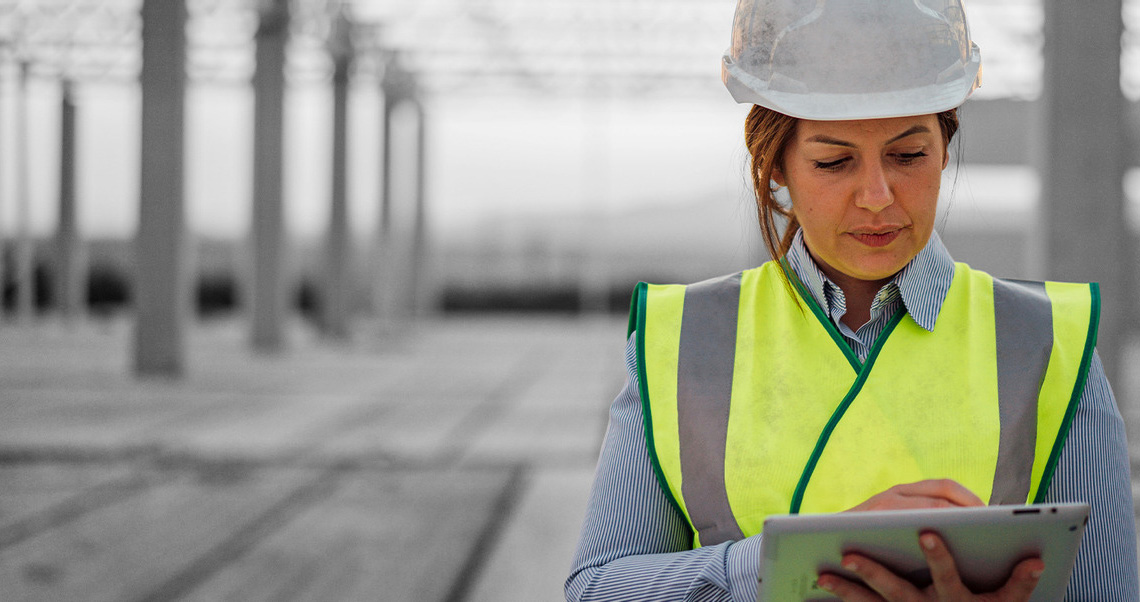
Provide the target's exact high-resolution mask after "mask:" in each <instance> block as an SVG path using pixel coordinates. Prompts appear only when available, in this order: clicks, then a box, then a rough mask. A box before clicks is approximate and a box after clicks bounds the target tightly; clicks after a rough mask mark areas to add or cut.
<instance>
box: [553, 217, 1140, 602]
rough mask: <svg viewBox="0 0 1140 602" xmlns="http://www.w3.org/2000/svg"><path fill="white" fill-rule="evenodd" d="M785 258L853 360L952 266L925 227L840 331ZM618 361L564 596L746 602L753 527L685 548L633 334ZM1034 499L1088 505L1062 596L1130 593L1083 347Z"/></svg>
mask: <svg viewBox="0 0 1140 602" xmlns="http://www.w3.org/2000/svg"><path fill="white" fill-rule="evenodd" d="M788 260H789V263H790V265H791V267H792V269H793V270H794V271H795V273H796V275H797V276H799V278H800V280H801V281H802V282H803V283H804V285H805V287H806V288H807V289H808V291H809V292H810V293H811V294H812V296H813V297H814V298H815V300H816V301H817V302H818V303H819V305H820V307H822V308H823V309H824V310H825V311H826V312H827V313H828V315H829V316H830V317H831V319H832V321H833V322H835V324H836V327H837V328H838V329H839V331H840V333H842V334H843V336H844V338H845V339H847V343H848V344H849V345H850V346H851V348H852V350H854V351H855V353H856V355H858V356H859V358H860V359H865V358H866V355H867V352H868V349H869V348H870V345H871V344H872V343H873V342H874V340H875V338H876V337H877V336H878V335H879V333H880V332H882V330H883V328H884V327H885V325H886V324H887V322H888V321H889V319H890V317H891V315H892V314H893V313H894V311H895V310H896V308H897V307H898V304H899V303H902V304H903V305H904V306H905V307H906V310H907V312H908V313H910V315H911V317H912V318H914V320H915V322H917V323H918V324H919V325H920V326H922V327H923V328H926V329H927V330H931V329H933V327H934V323H935V321H936V319H937V317H938V312H939V310H940V309H941V307H942V302H943V300H944V299H945V297H946V291H947V290H948V289H949V288H950V282H951V279H952V277H953V273H954V263H953V261H952V260H951V258H950V254H949V253H948V252H947V251H946V248H945V247H944V246H943V245H942V241H941V240H940V239H939V237H938V235H937V233H935V234H933V235H932V236H931V239H930V243H929V244H927V246H926V247H925V248H924V249H923V250H922V251H921V252H920V253H919V254H918V255H917V256H916V257H915V258H914V260H912V261H911V262H910V263H909V264H908V265H907V267H906V268H904V269H903V270H902V271H900V272H899V273H898V274H897V275H896V276H895V277H894V278H893V279H892V280H891V282H889V283H888V284H886V285H884V286H883V288H882V289H881V290H880V291H879V294H878V295H877V296H876V298H875V301H874V303H873V305H872V307H871V319H870V320H869V321H868V322H867V324H865V325H863V326H862V327H860V328H859V329H858V330H857V331H856V332H852V331H851V329H850V328H848V327H847V326H846V325H845V324H843V322H842V321H841V320H840V318H842V317H843V315H844V313H845V312H846V304H845V300H844V297H843V292H842V290H840V289H839V287H838V286H836V285H835V284H834V283H832V282H831V281H829V280H828V279H827V277H826V276H824V274H823V273H822V272H821V271H820V270H819V268H818V267H817V266H816V265H815V263H814V262H813V261H812V260H811V258H810V256H809V255H808V253H807V249H806V247H804V244H803V240H802V237H801V236H799V235H797V237H796V240H795V242H794V243H793V245H792V248H791V250H790V251H789V253H788ZM626 370H627V374H628V378H627V380H626V384H625V387H624V388H623V389H622V391H621V393H620V394H619V395H618V397H617V399H616V400H615V401H614V403H613V405H612V406H611V408H610V422H609V427H608V429H607V431H606V436H605V440H604V441H603V443H602V450H601V456H600V457H599V460H598V467H597V472H596V474H595V476H594V485H593V487H592V489H591V491H590V498H589V503H588V504H587V507H586V518H585V522H584V524H583V526H582V533H581V537H580V539H579V541H578V550H577V553H576V554H575V557H574V564H573V567H572V569H571V573H570V578H569V579H567V581H566V599H567V600H568V601H572V602H585V601H588V600H604V601H614V602H616V601H621V600H630V601H632V600H637V601H645V602H648V601H653V600H662V601H664V600H693V601H698V600H700V601H704V600H723V601H732V602H753V601H754V600H755V599H756V590H757V579H758V576H759V560H760V553H759V552H760V541H761V538H762V535H755V536H752V537H748V538H746V539H744V540H741V541H736V542H725V543H722V544H719V545H715V546H708V547H703V548H699V549H696V550H693V549H690V548H691V543H692V532H691V531H690V529H689V526H688V524H687V523H686V522H685V519H684V517H682V516H681V515H680V514H679V513H678V512H677V511H676V510H675V509H674V508H673V506H672V505H670V503H669V500H668V499H667V498H666V494H665V493H664V492H663V491H662V490H661V488H660V486H659V485H658V483H657V480H656V477H655V476H654V474H653V469H652V466H651V464H650V460H649V455H648V452H647V450H646V444H645V431H644V423H643V420H642V413H641V400H640V396H639V393H638V381H637V360H636V354H635V351H634V344H633V337H630V340H629V341H627V343H626ZM1045 501H1046V502H1048V503H1053V502H1068V501H1084V502H1088V503H1089V504H1090V505H1091V506H1092V512H1091V515H1090V519H1089V524H1088V528H1087V529H1086V531H1085V535H1084V539H1083V540H1082V542H1081V547H1080V551H1079V552H1078V554H1077V562H1076V567H1075V568H1074V569H1073V576H1072V578H1071V580H1070V581H1069V589H1068V594H1067V596H1066V599H1068V600H1096V601H1110V600H1120V601H1136V600H1140V593H1138V585H1137V565H1136V526H1135V519H1134V517H1133V508H1132V488H1131V483H1130V473H1129V462H1128V448H1127V445H1126V442H1125V435H1124V422H1123V420H1121V417H1120V413H1119V411H1118V410H1117V407H1116V401H1115V399H1114V398H1113V395H1112V389H1111V388H1110V387H1109V384H1108V380H1107V379H1106V378H1105V375H1104V369H1103V367H1102V366H1101V362H1100V358H1099V357H1098V356H1096V355H1095V354H1094V356H1093V361H1092V365H1091V367H1090V368H1089V378H1088V380H1087V382H1086V384H1085V390H1084V392H1083V393H1082V395H1081V400H1080V403H1079V404H1078V406H1077V411H1076V414H1075V416H1074V418H1073V423H1072V429H1071V430H1070V432H1069V437H1068V439H1067V440H1066V442H1065V447H1064V449H1063V450H1062V452H1061V457H1060V459H1059V460H1058V464H1057V470H1056V473H1055V475H1054V477H1053V483H1052V485H1051V486H1050V488H1049V492H1048V495H1046V497H1045Z"/></svg>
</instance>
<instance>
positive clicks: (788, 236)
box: [744, 105, 958, 259]
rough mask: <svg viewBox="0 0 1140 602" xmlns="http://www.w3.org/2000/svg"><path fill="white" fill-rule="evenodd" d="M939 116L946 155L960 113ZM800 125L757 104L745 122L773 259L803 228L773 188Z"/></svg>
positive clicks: (761, 218) (760, 217)
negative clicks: (774, 175) (784, 222)
mask: <svg viewBox="0 0 1140 602" xmlns="http://www.w3.org/2000/svg"><path fill="white" fill-rule="evenodd" d="M937 117H938V127H939V129H941V130H942V144H943V147H942V152H943V153H945V152H947V151H948V150H949V145H950V139H951V138H953V137H954V134H955V133H956V132H957V131H958V110H957V109H950V110H949V111H943V112H941V113H938V115H937ZM798 122H799V120H798V119H797V118H795V117H790V116H788V115H785V114H783V113H780V112H777V111H773V110H772V109H769V108H766V107H762V106H760V105H753V106H752V110H751V111H750V112H749V113H748V117H746V118H745V120H744V143H745V145H746V146H747V147H748V154H750V155H752V188H753V190H754V191H755V193H756V210H757V218H758V220H759V222H760V234H761V235H763V237H764V246H765V247H766V248H767V249H768V254H769V256H771V257H772V259H779V258H781V257H783V256H784V255H786V254H787V253H788V249H789V248H791V246H792V239H793V238H795V236H796V231H797V230H799V227H800V224H799V222H798V221H796V216H795V215H794V214H793V213H792V211H791V208H790V207H784V206H781V205H780V204H779V203H778V202H776V197H775V194H774V193H775V189H773V188H772V172H773V171H774V170H775V169H776V168H783V165H784V149H785V148H787V146H788V143H789V142H790V141H791V139H792V136H793V135H794V134H795V132H796V124H797V123H798ZM777 216H779V217H780V218H783V219H785V220H787V225H785V226H784V231H783V233H780V232H779V228H778V227H777V225H776V221H777Z"/></svg>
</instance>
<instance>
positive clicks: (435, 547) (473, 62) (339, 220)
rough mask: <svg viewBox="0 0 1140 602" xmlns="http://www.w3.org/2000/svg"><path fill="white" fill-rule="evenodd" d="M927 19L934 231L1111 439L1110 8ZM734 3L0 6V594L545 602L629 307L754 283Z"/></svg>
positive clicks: (1122, 68)
mask: <svg viewBox="0 0 1140 602" xmlns="http://www.w3.org/2000/svg"><path fill="white" fill-rule="evenodd" d="M924 1H925V0H924ZM931 1H934V0H931ZM966 8H967V11H968V16H969V20H970V25H971V28H972V29H971V33H972V35H973V38H974V41H975V42H976V43H977V44H978V45H979V46H980V47H981V49H982V57H983V65H984V78H983V86H982V87H981V88H980V89H979V90H978V92H977V93H976V94H975V95H974V97H973V98H972V99H971V100H970V101H968V102H967V104H966V105H965V106H964V107H963V108H962V110H961V119H962V129H961V130H960V134H959V137H958V140H957V141H956V142H955V143H954V144H953V145H952V152H953V154H954V156H953V158H952V160H951V168H950V169H948V170H947V172H946V175H945V178H944V185H943V199H942V201H941V204H940V219H939V222H938V231H939V232H940V233H941V235H942V238H943V240H944V242H945V243H946V245H947V247H948V248H949V249H950V251H951V253H952V254H953V255H954V256H955V258H956V259H957V260H959V261H966V262H968V263H970V264H972V265H973V266H975V267H978V268H981V269H984V270H987V271H990V272H991V273H993V274H995V275H998V276H1004V277H1013V278H1033V279H1042V278H1050V279H1057V280H1078V281H1099V282H1101V285H1102V290H1103V291H1104V316H1103V318H1102V322H1101V328H1100V333H1101V338H1100V353H1101V355H1102V357H1103V358H1104V360H1105V364H1106V366H1107V368H1108V370H1109V374H1110V378H1111V379H1112V380H1113V383H1114V386H1115V390H1116V394H1117V400H1118V403H1119V405H1120V407H1121V410H1122V412H1123V414H1124V415H1125V418H1126V422H1127V424H1128V425H1129V431H1130V433H1133V436H1132V439H1133V440H1140V439H1138V437H1140V434H1136V431H1135V430H1134V425H1136V424H1140V410H1136V409H1135V407H1136V405H1137V404H1138V403H1140V377H1138V376H1136V374H1135V371H1133V370H1131V369H1130V368H1131V367H1132V366H1135V365H1136V361H1137V360H1140V346H1138V345H1137V344H1136V340H1135V337H1134V334H1135V330H1136V329H1135V325H1136V317H1137V314H1136V306H1137V304H1136V303H1135V301H1134V296H1135V293H1136V292H1137V291H1136V290H1135V281H1136V274H1137V252H1136V248H1135V245H1134V244H1133V240H1134V233H1135V232H1136V230H1137V228H1138V222H1140V212H1138V209H1137V203H1140V171H1137V170H1136V167H1137V165H1140V161H1138V159H1140V157H1138V156H1137V152H1136V147H1135V145H1134V144H1133V139H1134V132H1135V131H1136V128H1137V127H1138V126H1140V108H1138V106H1137V101H1138V100H1140V44H1137V31H1140V2H1136V1H1135V0H1126V1H1124V2H1123V3H1122V2H1120V1H1118V0H1117V1H1109V2H1098V3H1097V6H1095V7H1091V6H1084V5H1081V6H1076V5H1074V4H1073V3H1069V4H1068V5H1067V6H1066V5H1064V4H1063V3H1061V2H1059V1H1054V0H972V1H970V2H968V3H967V5H966ZM734 9H735V3H734V2H732V1H731V0H658V1H656V2H649V1H648V0H530V1H523V0H351V1H350V0H342V1H337V0H0V283H2V293H3V294H2V301H3V305H2V308H3V311H2V314H0V591H5V592H12V594H11V595H12V596H13V597H12V599H35V600H78V599H83V600H136V599H137V600H142V599H147V600H163V599H201V600H216V599H241V600H249V599H266V600H277V599H312V600H334V599H342V600H356V599H385V600H455V601H458V600H557V599H560V598H561V595H562V594H561V583H562V580H563V579H564V578H565V576H566V572H567V570H568V567H569V563H570V555H571V554H572V552H573V548H574V544H575V539H576V537H577V529H578V525H579V524H580V521H581V518H582V509H583V507H584V504H585V498H586V495H587V493H588V488H589V483H590V476H591V474H592V469H593V462H594V460H595V458H596V454H597V450H598V446H599V445H600V442H601V436H602V433H603V432H604V427H605V423H606V410H607V407H608V404H609V402H610V401H611V400H612V398H613V396H614V395H615V394H616V393H617V392H618V391H619V390H620V387H621V384H622V382H623V379H624V358H623V349H624V339H623V337H624V330H623V329H624V327H625V317H626V316H625V314H626V310H627V308H628V303H629V294H630V291H632V289H633V286H634V284H635V283H636V282H637V281H638V280H647V281H652V282H692V281H697V280H702V279H704V278H707V277H711V276H714V275H719V274H724V273H728V272H733V271H736V270H740V269H744V268H747V267H751V266H755V265H757V264H759V263H761V262H763V261H764V260H766V256H765V252H764V249H763V244H762V242H761V241H760V239H759V236H758V234H757V231H756V227H755V220H756V210H755V207H754V205H753V199H752V193H751V191H750V179H749V175H748V170H747V161H748V155H747V152H746V151H745V149H744V146H743V120H744V116H745V114H746V113H747V110H748V107H747V106H741V105H736V104H734V103H733V102H732V100H731V98H730V97H729V95H728V93H727V92H726V91H725V90H724V88H723V86H722V84H721V82H720V81H719V67H718V61H719V58H720V56H721V53H722V52H723V51H724V49H725V48H726V47H727V45H728V41H729V32H730V26H731V23H732V15H733V11H734ZM1133 416H1135V418H1134V417H1133ZM1136 457H1140V456H1138V455H1137V454H1135V453H1134V458H1136ZM1134 464H1135V460H1134ZM6 599H7V598H6Z"/></svg>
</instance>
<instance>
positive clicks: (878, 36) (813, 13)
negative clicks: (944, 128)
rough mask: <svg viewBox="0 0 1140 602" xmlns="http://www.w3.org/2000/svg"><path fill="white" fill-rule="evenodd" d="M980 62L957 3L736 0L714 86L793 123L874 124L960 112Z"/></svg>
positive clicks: (977, 81)
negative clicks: (957, 109)
mask: <svg viewBox="0 0 1140 602" xmlns="http://www.w3.org/2000/svg"><path fill="white" fill-rule="evenodd" d="M981 61H982V58H981V51H980V50H979V49H978V46H977V45H976V44H974V43H973V42H972V41H971V40H970V30H969V27H968V26H967V24H966V14H965V10H964V9H963V7H962V2H961V0H738V3H737V5H736V16H735V18H734V19H733V24H732V45H731V47H729V49H728V50H727V51H726V52H725V54H724V58H723V59H722V61H721V79H722V80H723V81H724V84H725V86H727V87H728V90H729V92H730V93H732V97H733V98H734V99H736V101H737V102H740V103H750V104H758V105H762V106H765V107H768V108H770V109H772V110H775V111H779V112H781V113H784V114H787V115H791V116H793V117H799V118H802V119H814V120H846V119H876V118H884V117H902V116H907V115H925V114H929V113H939V112H941V111H945V110H948V109H952V108H954V107H957V106H958V105H961V104H962V103H963V102H965V100H966V98H968V97H969V96H970V94H971V93H972V92H973V91H974V90H975V89H976V88H977V87H978V86H980V85H981Z"/></svg>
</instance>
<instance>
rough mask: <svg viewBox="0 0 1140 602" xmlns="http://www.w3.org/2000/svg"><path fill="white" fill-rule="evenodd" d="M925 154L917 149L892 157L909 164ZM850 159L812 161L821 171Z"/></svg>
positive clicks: (835, 168) (840, 166)
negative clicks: (916, 150)
mask: <svg viewBox="0 0 1140 602" xmlns="http://www.w3.org/2000/svg"><path fill="white" fill-rule="evenodd" d="M925 156H926V153H924V152H922V151H919V152H917V153H896V154H895V155H894V157H895V158H896V159H897V160H898V162H899V163H900V164H901V165H910V164H911V163H914V162H915V161H917V160H919V159H921V158H923V157H925ZM850 159H851V157H844V158H842V159H836V160H835V161H812V163H814V164H815V168H816V169H821V170H823V171H839V169H840V168H842V167H843V164H844V163H846V162H847V161H849V160H850Z"/></svg>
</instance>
